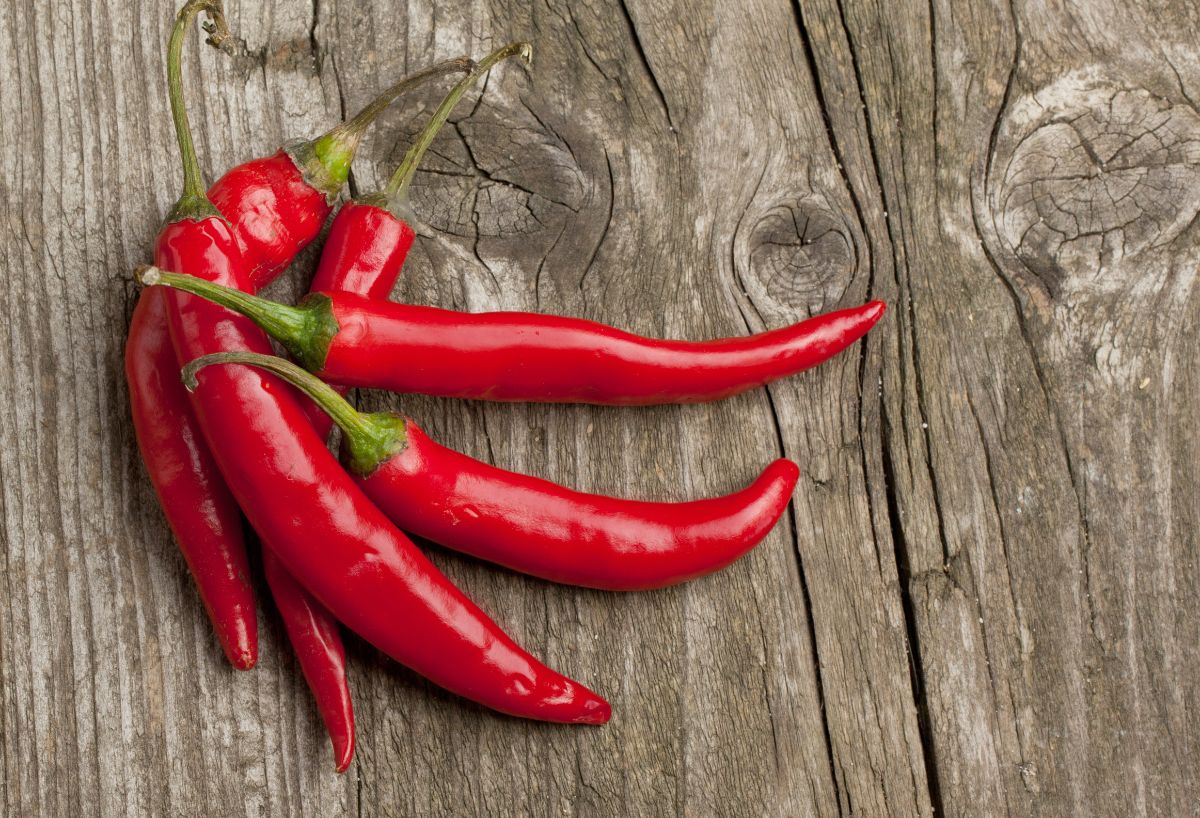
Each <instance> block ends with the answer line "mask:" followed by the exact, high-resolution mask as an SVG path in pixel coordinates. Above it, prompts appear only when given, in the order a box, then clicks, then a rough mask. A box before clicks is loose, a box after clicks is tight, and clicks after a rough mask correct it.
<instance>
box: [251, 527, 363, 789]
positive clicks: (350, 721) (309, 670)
mask: <svg viewBox="0 0 1200 818" xmlns="http://www.w3.org/2000/svg"><path fill="white" fill-rule="evenodd" d="M263 573H264V574H266V576H267V584H268V585H269V586H270V587H271V596H272V597H273V598H274V599H275V604H276V606H278V608H279V613H280V615H281V616H282V617H283V624H284V627H285V628H286V629H287V634H288V640H289V641H291V643H292V649H293V650H294V651H295V652H296V657H297V658H298V659H299V660H300V669H301V670H302V671H303V672H304V678H305V680H306V681H307V682H308V687H309V689H310V690H311V691H312V693H313V697H314V698H315V699H316V700H317V710H318V711H320V713H321V718H322V720H323V721H324V722H325V730H326V731H327V732H328V733H329V740H330V741H331V742H332V743H333V758H334V765H335V769H336V770H337V772H339V773H344V772H345V771H346V770H347V769H349V767H350V761H351V760H352V759H353V758H354V705H353V703H352V701H351V699H350V687H349V686H348V685H347V684H346V649H345V648H344V647H343V646H342V635H341V632H340V631H339V630H338V624H337V620H336V619H334V618H333V616H331V615H330V613H329V612H328V611H327V610H325V608H324V606H322V605H321V603H320V602H317V600H316V599H314V598H313V596H312V595H311V594H310V593H308V591H306V590H304V588H303V587H302V586H301V585H300V584H299V583H297V582H296V580H295V579H293V578H292V575H291V574H289V573H288V571H287V569H286V568H284V567H283V563H281V562H280V561H279V557H277V556H275V552H274V551H273V550H271V549H270V548H264V549H263Z"/></svg>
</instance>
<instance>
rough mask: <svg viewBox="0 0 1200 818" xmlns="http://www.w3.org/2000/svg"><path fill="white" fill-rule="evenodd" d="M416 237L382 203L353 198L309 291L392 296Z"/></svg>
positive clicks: (323, 425)
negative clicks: (382, 206) (376, 204)
mask: <svg viewBox="0 0 1200 818" xmlns="http://www.w3.org/2000/svg"><path fill="white" fill-rule="evenodd" d="M414 238H416V234H415V233H414V232H413V229H412V227H410V226H409V224H408V222H405V221H402V220H400V219H397V218H396V217H395V216H393V215H392V214H391V213H389V212H388V211H386V210H384V209H383V208H381V207H376V206H375V205H369V204H363V203H361V202H356V201H354V200H350V201H348V202H346V203H345V204H344V205H342V207H341V209H340V210H338V213H337V215H336V216H334V217H333V224H332V225H330V227H329V235H328V236H326V237H325V246H324V247H322V248H321V261H320V263H319V264H318V266H317V272H316V275H314V276H313V280H312V283H311V284H310V285H309V290H311V291H315V290H325V291H327V292H348V293H357V294H359V295H362V296H366V297H367V298H380V299H384V298H387V297H388V296H389V295H390V294H391V292H392V288H393V287H395V286H396V281H397V280H398V279H399V278H400V269H401V268H402V267H403V266H404V260H405V259H406V258H408V251H409V250H410V249H411V248H412V244H413V239H414ZM341 391H342V392H345V391H346V390H345V389H342V390H341ZM304 406H305V411H306V412H308V416H309V420H311V421H312V423H313V426H314V427H315V428H316V429H317V433H318V434H320V435H321V436H322V437H328V436H329V429H330V427H331V426H332V422H331V421H330V420H329V416H328V415H326V414H325V413H323V412H322V411H321V410H320V409H317V408H316V407H315V406H313V405H312V403H311V402H309V401H305V403H304Z"/></svg>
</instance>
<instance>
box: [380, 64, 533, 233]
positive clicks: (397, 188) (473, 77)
mask: <svg viewBox="0 0 1200 818" xmlns="http://www.w3.org/2000/svg"><path fill="white" fill-rule="evenodd" d="M516 56H519V57H521V59H523V60H524V61H525V64H526V65H529V64H531V63H532V62H533V46H531V45H530V44H529V43H510V44H508V45H506V46H504V47H503V48H498V49H496V50H495V51H493V52H492V53H491V54H488V55H487V56H486V57H484V58H483V59H482V60H480V61H479V62H478V63H477V64H476V66H475V69H474V70H473V71H471V73H470V74H468V75H467V76H465V77H463V78H462V79H461V80H459V81H458V84H457V85H455V86H454V87H453V88H451V89H450V93H448V94H446V97H445V99H443V100H442V103H441V105H439V106H438V108H437V110H436V111H434V113H433V117H432V118H431V119H430V120H429V122H428V124H426V125H425V129H424V130H423V131H421V133H420V134H419V135H418V136H417V141H416V142H414V143H413V144H412V147H410V148H409V149H408V153H406V154H404V159H403V160H402V161H401V162H400V167H398V168H396V172H395V173H394V174H392V178H391V179H390V180H389V181H388V185H387V187H386V188H384V189H383V191H381V192H380V193H379V194H378V195H377V196H376V197H369V198H370V199H372V200H373V199H376V198H378V199H381V200H382V201H383V202H384V203H385V207H386V208H387V209H388V210H392V211H395V210H397V209H401V208H403V206H404V200H405V197H406V196H407V195H408V188H409V185H411V184H412V180H413V176H415V175H416V172H417V167H418V166H419V165H420V164H421V159H422V158H423V157H424V156H425V152H426V151H427V150H429V146H430V145H432V144H433V140H434V137H436V136H437V134H438V131H440V130H441V129H442V126H443V125H445V124H446V120H448V119H449V118H450V112H451V111H452V110H454V106H455V105H457V104H458V101H459V100H460V99H462V97H463V94H465V93H466V92H467V89H468V88H470V87H471V86H472V85H474V84H475V82H476V81H477V80H478V79H479V78H480V77H482V76H483V75H484V74H486V73H487V72H488V71H489V70H490V69H491V67H492V66H493V65H495V64H496V63H498V62H500V61H501V60H504V59H507V58H509V57H516ZM370 203H371V204H375V203H376V202H375V201H370Z"/></svg>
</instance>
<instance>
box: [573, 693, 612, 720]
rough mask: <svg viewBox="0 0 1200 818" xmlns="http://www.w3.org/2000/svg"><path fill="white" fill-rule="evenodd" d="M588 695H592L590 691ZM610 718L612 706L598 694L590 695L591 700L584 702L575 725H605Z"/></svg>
mask: <svg viewBox="0 0 1200 818" xmlns="http://www.w3.org/2000/svg"><path fill="white" fill-rule="evenodd" d="M588 692H589V693H592V692H591V691H590V690H589V691H588ZM611 718H612V705H611V704H609V703H608V702H607V701H606V700H605V699H603V698H601V697H600V696H599V695H598V694H596V693H592V698H589V699H588V700H587V701H586V702H584V704H583V707H582V708H581V712H580V714H579V716H578V717H577V718H576V719H575V722H576V724H607V723H608V720H609V719H611Z"/></svg>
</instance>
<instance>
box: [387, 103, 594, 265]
mask: <svg viewBox="0 0 1200 818" xmlns="http://www.w3.org/2000/svg"><path fill="white" fill-rule="evenodd" d="M397 161H398V159H397ZM587 194H588V188H587V186H586V184H585V177H584V173H583V171H582V169H581V168H580V167H579V166H578V165H577V164H576V161H575V157H574V154H573V153H572V152H571V148H570V147H568V145H567V143H566V142H565V141H564V140H563V138H562V137H561V136H559V135H558V133H556V132H553V131H551V130H550V129H548V128H547V127H545V126H543V125H542V124H541V123H540V122H539V121H537V120H535V119H534V118H533V117H532V116H531V115H530V114H529V112H528V110H527V109H525V108H523V107H521V106H520V105H517V106H516V107H515V109H511V108H508V107H507V106H504V107H491V106H488V107H483V106H481V107H480V109H479V110H477V111H476V112H475V113H474V114H472V115H471V116H470V117H469V118H467V119H464V120H460V121H459V122H457V123H452V124H450V125H447V126H446V128H445V129H443V131H442V135H441V136H439V138H438V139H437V140H436V141H435V142H434V144H433V146H432V148H431V149H430V152H429V154H428V155H427V157H426V160H425V162H424V164H423V166H422V170H421V171H419V172H418V173H417V177H416V181H415V182H414V185H413V204H414V207H415V208H416V210H417V212H418V214H419V215H420V216H421V217H422V219H424V220H425V221H426V222H427V223H428V224H429V225H430V226H431V227H433V228H435V229H436V230H438V231H440V232H444V233H449V234H451V235H456V236H460V237H463V238H470V239H476V238H503V239H515V240H520V241H529V240H530V239H532V238H534V237H536V236H539V235H541V236H544V237H546V239H547V242H548V243H551V242H553V240H554V238H555V237H556V236H558V235H560V234H561V232H562V229H563V225H564V223H565V222H566V221H567V220H568V219H570V218H571V217H572V216H573V215H574V214H577V213H579V211H580V210H581V209H582V208H583V206H584V205H585V203H586V200H587V198H588V196H587ZM542 249H543V250H548V246H547V247H545V248H542Z"/></svg>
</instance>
